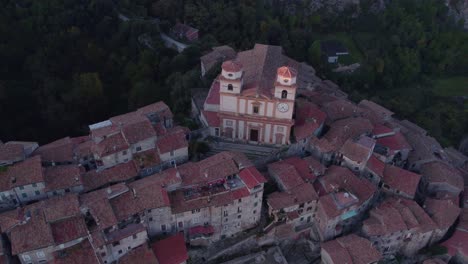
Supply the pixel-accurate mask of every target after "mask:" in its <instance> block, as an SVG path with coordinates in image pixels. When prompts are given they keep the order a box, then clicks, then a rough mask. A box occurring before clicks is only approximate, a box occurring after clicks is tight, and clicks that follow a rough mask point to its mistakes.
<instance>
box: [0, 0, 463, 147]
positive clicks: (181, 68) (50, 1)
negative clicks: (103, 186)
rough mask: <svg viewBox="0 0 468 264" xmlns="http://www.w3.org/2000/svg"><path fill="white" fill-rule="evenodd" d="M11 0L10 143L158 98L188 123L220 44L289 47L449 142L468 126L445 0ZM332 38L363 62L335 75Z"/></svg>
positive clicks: (4, 90)
mask: <svg viewBox="0 0 468 264" xmlns="http://www.w3.org/2000/svg"><path fill="white" fill-rule="evenodd" d="M0 1H1V2H2V6H3V7H4V8H3V9H2V10H1V11H0V12H1V14H0V34H1V36H2V38H1V40H0V43H1V47H2V48H1V49H0V58H2V63H1V65H0V121H1V123H2V128H1V129H0V139H2V140H9V139H24V140H31V139H36V140H40V141H41V142H43V143H44V142H46V141H48V140H52V139H55V138H59V137H63V136H66V135H75V134H82V133H86V126H87V125H88V124H90V123H93V122H96V121H100V120H103V119H105V118H107V117H108V116H111V115H114V114H119V113H122V112H125V111H128V110H132V109H134V108H135V107H138V106H141V105H143V104H147V103H150V102H153V101H156V100H165V101H166V102H168V103H169V104H170V105H171V107H173V110H174V112H175V113H176V115H177V118H178V119H179V120H181V121H184V117H186V116H187V114H188V111H189V110H190V108H189V104H188V102H189V98H190V89H191V88H196V87H206V86H207V84H208V83H209V81H210V80H209V79H207V80H200V78H199V71H198V69H197V65H198V58H199V56H200V55H201V54H203V53H204V52H206V51H207V50H209V49H210V47H211V46H213V45H221V44H227V45H231V46H232V47H233V48H235V49H237V50H243V49H248V48H251V47H252V46H253V44H254V43H256V42H259V43H266V44H272V45H281V46H283V48H284V49H285V51H286V53H287V54H288V55H289V56H291V57H293V58H295V59H297V60H299V61H306V62H308V63H310V64H311V65H312V66H314V68H316V70H317V72H318V73H319V76H320V77H322V78H327V79H332V80H333V81H335V82H337V83H338V84H339V85H340V86H341V87H342V89H343V90H345V91H346V92H348V93H349V94H350V96H351V99H353V100H360V99H362V98H370V99H372V100H375V101H376V102H378V103H381V104H383V105H385V106H387V107H389V108H390V109H392V110H393V111H395V113H396V114H397V116H398V117H400V118H408V119H410V120H412V121H414V122H416V123H418V124H420V125H421V126H423V127H425V128H427V129H428V130H429V131H430V133H431V134H432V135H433V136H435V137H437V138H438V139H439V140H440V141H441V142H442V143H443V144H445V145H450V144H452V145H457V144H458V142H459V141H460V139H461V138H462V137H463V136H464V135H466V134H467V131H468V104H467V100H466V99H465V101H463V97H462V96H463V95H465V96H466V95H468V92H467V90H466V89H467V88H466V87H468V86H464V84H467V79H466V77H467V76H468V33H467V32H466V31H464V30H463V28H462V24H463V23H462V22H461V21H455V20H454V19H453V18H451V17H450V16H448V8H447V6H446V5H445V4H444V1H441V0H424V1H423V0H411V1H408V0H394V1H391V2H390V3H389V4H387V6H386V7H385V9H383V10H376V9H375V8H374V7H373V5H372V4H373V2H374V1H371V0H362V1H361V3H360V4H359V5H358V6H350V7H349V8H345V9H344V10H340V11H339V12H337V11H336V10H330V9H325V8H322V9H316V8H315V9H314V8H311V4H310V3H311V2H313V0H310V1H305V0H304V1H279V0H223V1H210V0H159V1H154V0H139V1H117V0H115V1H111V0H81V1H72V0H65V1H59V0H42V1H32V0H16V1H13V0H0ZM119 14H124V15H125V16H127V17H129V18H131V19H130V20H128V21H123V20H122V19H119ZM151 17H157V18H159V19H160V21H161V23H160V24H159V25H156V24H155V23H152V22H151V21H152V20H151ZM177 21H182V22H185V23H187V24H189V25H192V26H194V27H196V28H198V29H199V30H200V36H201V37H200V40H199V41H198V43H196V44H195V45H193V46H192V47H191V48H189V49H186V50H185V51H184V52H183V53H181V54H178V53H176V52H175V51H173V50H170V49H167V48H165V47H164V46H163V44H162V42H161V40H160V37H159V33H158V31H159V30H167V29H168V28H169V27H170V26H171V25H173V24H174V23H175V22H177ZM141 36H146V37H148V36H149V38H150V39H151V40H152V41H151V45H143V44H142V43H141V42H140V41H139V38H140V37H141ZM327 39H337V40H340V41H341V42H343V43H344V44H346V46H347V48H348V49H349V50H350V52H351V58H350V61H351V62H359V63H360V64H361V67H360V68H359V70H358V71H356V72H354V73H353V74H337V73H334V72H332V71H331V67H330V65H328V64H327V63H326V62H325V61H324V60H323V59H322V56H321V54H320V45H318V44H319V43H320V40H327ZM460 98H461V99H460Z"/></svg>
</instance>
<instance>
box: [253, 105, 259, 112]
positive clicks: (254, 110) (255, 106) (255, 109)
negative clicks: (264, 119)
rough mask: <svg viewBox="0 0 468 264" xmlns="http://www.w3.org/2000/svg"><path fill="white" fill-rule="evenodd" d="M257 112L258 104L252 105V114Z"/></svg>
mask: <svg viewBox="0 0 468 264" xmlns="http://www.w3.org/2000/svg"><path fill="white" fill-rule="evenodd" d="M258 112H259V108H258V106H257V105H254V107H253V113H254V114H258Z"/></svg>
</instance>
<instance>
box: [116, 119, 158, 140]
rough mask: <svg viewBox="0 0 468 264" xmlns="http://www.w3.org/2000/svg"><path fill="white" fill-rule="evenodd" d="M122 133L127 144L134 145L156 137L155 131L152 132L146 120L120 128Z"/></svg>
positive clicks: (151, 127) (149, 123)
mask: <svg viewBox="0 0 468 264" xmlns="http://www.w3.org/2000/svg"><path fill="white" fill-rule="evenodd" d="M122 133H123V135H124V137H125V139H126V140H127V142H128V143H129V144H136V143H138V142H140V141H143V140H146V139H149V138H151V137H156V131H154V129H153V126H152V125H151V122H150V121H149V120H148V119H145V120H143V121H141V122H136V123H132V124H128V125H125V126H124V127H123V128H122Z"/></svg>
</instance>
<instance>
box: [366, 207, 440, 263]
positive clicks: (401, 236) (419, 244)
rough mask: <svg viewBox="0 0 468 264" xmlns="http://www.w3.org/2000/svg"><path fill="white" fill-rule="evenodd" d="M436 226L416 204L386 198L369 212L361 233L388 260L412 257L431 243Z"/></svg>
mask: <svg viewBox="0 0 468 264" xmlns="http://www.w3.org/2000/svg"><path fill="white" fill-rule="evenodd" d="M436 229H437V227H436V224H435V223H434V222H433V221H432V219H431V218H430V217H429V215H428V214H427V213H426V212H425V211H424V209H423V208H421V207H420V206H419V205H418V204H417V203H416V202H415V201H413V200H408V199H402V198H387V199H386V200H385V201H384V202H383V203H382V204H380V205H378V206H377V207H375V208H373V209H372V210H371V211H370V217H369V218H368V219H366V220H364V222H363V225H362V230H361V233H362V235H363V236H364V237H366V238H368V239H369V240H370V241H371V242H372V244H373V245H374V246H375V247H376V248H377V249H378V250H379V251H380V252H381V253H382V254H383V255H384V256H385V257H388V256H393V255H395V254H403V255H405V256H412V255H414V254H415V253H416V252H418V251H419V250H420V249H422V248H423V247H425V246H426V245H428V244H429V243H430V241H431V238H432V235H433V233H434V231H435V230H436Z"/></svg>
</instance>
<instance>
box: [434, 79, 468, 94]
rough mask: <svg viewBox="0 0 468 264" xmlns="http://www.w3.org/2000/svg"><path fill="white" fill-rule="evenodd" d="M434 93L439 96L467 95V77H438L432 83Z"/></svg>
mask: <svg viewBox="0 0 468 264" xmlns="http://www.w3.org/2000/svg"><path fill="white" fill-rule="evenodd" d="M434 93H435V94H437V95H439V96H444V97H452V96H468V77H462V76H460V77H452V78H443V79H438V80H436V81H435V83H434Z"/></svg>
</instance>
